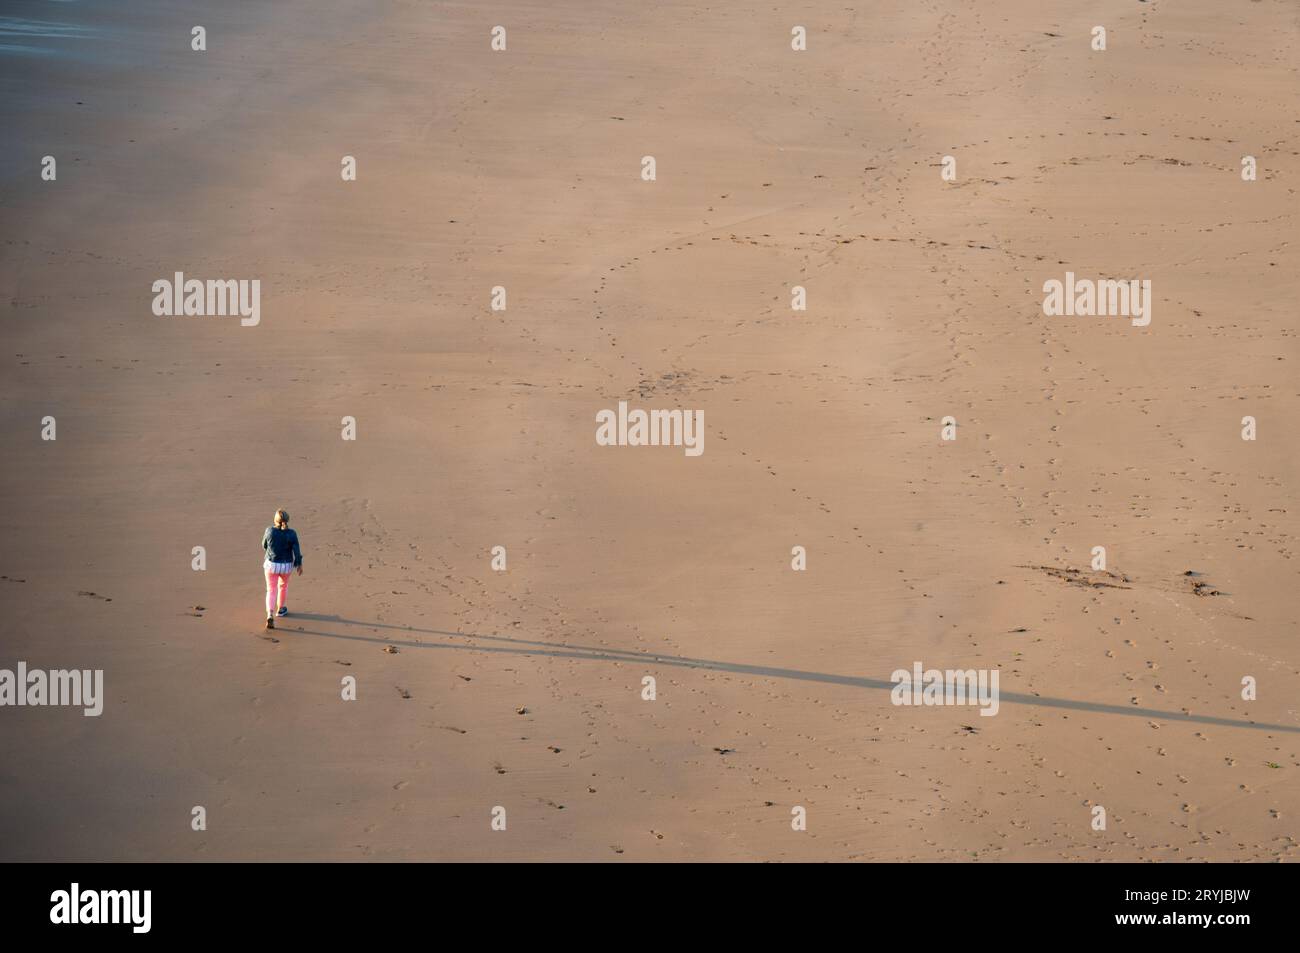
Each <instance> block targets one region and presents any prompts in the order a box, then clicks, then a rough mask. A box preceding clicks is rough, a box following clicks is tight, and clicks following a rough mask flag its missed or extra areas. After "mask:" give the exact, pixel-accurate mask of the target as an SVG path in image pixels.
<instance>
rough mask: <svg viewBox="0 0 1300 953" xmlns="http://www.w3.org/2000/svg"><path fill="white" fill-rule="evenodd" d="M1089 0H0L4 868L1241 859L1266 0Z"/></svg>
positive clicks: (1289, 230) (1272, 591) (1276, 725)
mask: <svg viewBox="0 0 1300 953" xmlns="http://www.w3.org/2000/svg"><path fill="white" fill-rule="evenodd" d="M1090 7H1091V8H1090V9H1087V10H1085V9H1081V8H1080V7H1079V5H1077V4H1073V3H1067V2H1063V0H1005V2H999V3H997V4H985V3H980V2H975V0H923V2H920V3H901V2H882V3H870V4H866V5H864V6H862V7H861V9H854V8H851V7H848V6H846V5H844V4H830V3H817V4H813V5H812V6H807V5H783V4H778V5H762V6H759V7H757V8H754V7H748V6H747V7H744V8H743V9H742V8H739V7H729V6H728V5H718V4H708V5H706V4H697V3H687V2H681V3H678V2H668V3H663V4H646V5H632V4H603V3H597V2H594V0H555V2H552V3H547V4H537V3H520V2H494V3H493V4H491V5H490V6H488V7H485V6H484V5H483V4H481V3H421V2H411V0H405V2H403V0H393V2H386V3H381V4H365V3H360V2H343V0H330V2H316V3H310V2H307V0H281V2H277V3H275V4H259V3H252V2H237V3H222V4H216V3H211V2H205V3H198V2H189V0H173V2H163V0H130V2H124V3H110V2H108V0H78V2H71V3H46V2H39V0H15V2H13V3H11V4H8V5H7V6H6V7H5V9H4V11H3V15H0V90H2V91H3V94H2V95H0V118H2V120H3V126H4V128H5V130H6V132H5V136H4V145H3V148H2V149H0V222H2V223H3V225H0V243H2V244H0V249H2V254H0V293H2V296H0V303H2V304H3V305H4V320H3V322H2V323H0V335H2V336H3V347H2V348H0V359H2V360H3V366H4V372H3V374H2V375H0V433H2V434H3V438H4V443H5V447H6V449H7V453H6V454H5V465H4V467H3V468H2V469H0V514H2V515H0V519H2V520H3V543H2V544H0V669H14V668H15V666H17V664H18V663H19V662H20V661H21V662H24V663H25V664H26V666H27V667H28V668H31V669H45V670H55V669H78V670H102V673H103V699H102V701H103V710H102V713H101V714H99V715H96V716H92V717H87V716H86V715H85V714H83V710H82V709H81V708H79V707H76V706H53V705H44V706H41V705H23V706H18V705H13V706H5V707H0V860H18V861H36V860H73V861H101V860H180V861H215V860H340V861H345V860H378V861H415V860H448V861H505V860H511V861H560V860H577V861H613V862H626V861H682V860H696V861H705V860H709V861H760V860H761V861H853V860H869V861H912V860H927V861H929V860H941V861H960V862H970V861H981V862H984V861H1051V862H1056V861H1085V862H1090V861H1129V860H1153V861H1179V862H1180V861H1206V860H1209V861H1290V860H1295V859H1297V857H1298V856H1300V841H1298V840H1297V838H1298V837H1300V828H1298V827H1297V818H1300V783H1297V777H1298V775H1300V641H1298V637H1300V631H1297V628H1298V627H1297V618H1298V614H1297V611H1296V602H1295V592H1296V588H1297V583H1298V582H1300V578H1298V573H1297V569H1298V568H1300V567H1298V565H1297V564H1296V562H1295V556H1296V555H1297V552H1298V551H1297V528H1298V527H1297V521H1296V487H1297V485H1300V466H1298V465H1297V461H1298V460H1300V454H1298V453H1297V437H1296V429H1295V424H1294V421H1295V420H1296V419H1297V416H1298V412H1300V399H1298V391H1297V374H1296V368H1297V361H1300V346H1298V345H1297V331H1296V302H1297V299H1298V296H1300V278H1298V277H1297V276H1300V260H1298V258H1297V253H1296V236H1297V227H1298V226H1300V202H1298V198H1297V187H1298V185H1300V116H1298V115H1297V112H1296V95H1295V94H1296V88H1297V71H1298V70H1300V12H1298V11H1297V8H1296V6H1295V4H1294V3H1290V2H1284V0H1256V2H1249V3H1233V4H1226V3H1223V2H1218V0H1186V2H1182V3H1173V2H1169V0H1151V2H1137V0H1124V2H1120V0H1103V2H1100V3H1097V4H1093V5H1090ZM195 25H201V26H202V27H203V28H204V31H205V32H204V36H205V45H206V48H205V49H203V50H195V49H193V48H192V41H193V37H192V32H191V31H192V28H193V27H194V26H195ZM498 25H500V26H503V27H504V28H505V31H506V33H505V49H493V42H494V36H493V28H494V27H496V26H498ZM1096 25H1104V27H1105V31H1106V32H1105V49H1104V50H1098V49H1094V45H1095V42H1096V40H1095V36H1094V33H1093V29H1094V27H1095V26H1096ZM797 26H802V27H803V28H804V29H805V32H806V49H801V50H796V49H793V48H792V42H795V41H794V40H793V39H792V37H793V34H792V30H794V28H795V27H797ZM46 156H52V157H54V159H55V160H56V163H57V165H56V170H57V171H56V177H55V178H53V179H47V178H45V177H43V174H42V171H43V168H44V158H45V157H46ZM345 157H352V158H353V159H354V160H355V173H356V174H355V179H348V178H345V177H344V174H343V172H344V171H346V168H347V163H346V159H345ZM647 157H651V158H652V159H653V166H654V177H653V178H652V179H647V177H646V175H647V173H646V169H647V165H646V163H645V161H644V160H645V159H646V158H647ZM945 157H950V158H951V160H952V162H950V163H945ZM1246 157H1250V158H1251V159H1252V160H1253V162H1252V163H1251V164H1250V166H1251V168H1253V170H1254V176H1253V178H1244V177H1243V171H1244V170H1245V169H1246V168H1247V164H1245V163H1244V162H1243V160H1244V158H1246ZM950 172H951V174H949V173H950ZM177 273H181V274H182V275H184V276H185V277H186V278H195V279H200V280H230V281H241V280H244V281H250V282H251V281H254V280H256V281H257V282H259V286H258V287H259V288H260V299H259V305H258V313H257V322H256V323H255V324H249V323H246V322H245V321H242V320H241V316H240V315H239V314H224V315H217V314H203V315H193V314H191V315H186V314H173V315H159V314H157V313H156V312H155V310H154V302H155V292H154V290H153V287H154V283H155V282H157V281H160V280H172V279H173V276H174V275H176V274H177ZM1067 273H1069V274H1070V275H1071V276H1077V277H1078V278H1089V279H1097V280H1103V279H1114V280H1123V281H1126V282H1127V281H1128V280H1130V279H1132V280H1134V281H1149V282H1150V293H1149V296H1148V297H1147V299H1146V303H1147V304H1148V305H1149V306H1150V309H1149V312H1148V314H1147V317H1148V318H1149V322H1148V323H1146V324H1141V323H1139V320H1140V319H1139V318H1138V317H1136V316H1134V317H1132V318H1130V316H1129V315H1128V314H1109V315H1106V314H1091V315H1089V314H1077V313H1076V314H1073V315H1049V314H1045V313H1044V283H1045V282H1049V281H1052V280H1058V281H1062V282H1064V281H1065V280H1066V276H1067ZM494 289H503V290H502V291H501V292H498V291H495V290H494ZM794 289H802V291H803V303H804V304H805V305H806V307H805V308H804V309H802V310H797V309H796V308H794V307H792V301H794V300H795V295H796V291H795V290H794ZM502 298H504V309H494V303H496V304H500V303H501V299H502ZM494 299H495V301H494ZM1130 303H1132V302H1130ZM249 320H251V318H250V319H249ZM620 402H626V404H627V407H628V408H629V409H630V410H637V409H644V410H646V411H649V410H673V409H678V410H681V411H683V412H684V413H686V414H691V413H694V412H699V414H700V417H699V419H701V420H702V422H703V423H702V428H703V429H702V442H701V444H700V446H701V448H702V452H699V453H698V454H693V453H690V452H688V448H687V447H686V446H684V445H681V444H675V445H671V446H633V445H601V443H600V442H598V439H597V428H598V416H597V415H598V414H600V413H601V412H602V411H611V412H615V413H617V411H618V409H619V405H620ZM1246 417H1249V418H1251V419H1252V421H1253V427H1254V428H1255V430H1254V433H1253V434H1252V436H1253V437H1254V439H1243V430H1244V429H1246V427H1247V425H1246V424H1245V423H1244V421H1243V418H1246ZM49 418H52V419H53V421H54V423H53V426H54V427H55V428H56V429H55V431H54V437H55V439H49V437H50V435H51V434H50V432H49V431H50V426H51V425H50V424H48V423H47V422H46V421H47V419H49ZM947 418H951V420H952V421H953V422H954V424H953V425H952V429H949V430H947V431H945V426H946V424H945V421H946V419H947ZM691 419H694V418H691ZM348 420H350V421H351V422H352V423H351V425H349V424H348V422H347V421H348ZM616 429H617V428H616ZM349 436H352V437H354V438H355V439H345V438H347V437H349ZM617 436H618V434H617V433H615V437H617ZM624 436H626V434H624ZM945 437H953V438H954V439H945ZM615 443H616V444H617V443H619V441H618V440H617V439H616V440H615ZM622 443H624V444H626V443H627V441H626V440H624V441H622ZM278 506H283V507H285V508H286V509H288V510H289V511H290V512H291V514H292V525H293V528H294V529H295V530H296V531H297V532H298V534H299V536H300V538H301V541H302V549H303V557H304V560H303V565H304V574H303V576H302V577H301V578H299V577H297V576H295V577H293V578H292V580H291V582H290V584H289V588H288V606H289V609H290V614H289V615H288V616H287V617H285V618H283V619H280V620H279V621H278V622H277V625H276V628H275V629H274V631H270V632H268V631H266V630H265V629H264V628H263V624H264V615H265V613H264V609H263V595H264V589H263V576H262V568H261V567H262V556H263V554H262V552H261V551H260V549H259V547H258V541H259V539H260V538H261V535H262V532H263V529H264V528H265V527H266V526H267V525H268V524H269V523H270V522H271V517H272V514H273V512H274V511H275V509H276V507H278ZM195 547H202V550H201V553H202V560H203V568H202V569H201V570H199V569H196V568H195V560H196V558H197V557H196V555H195ZM496 547H501V549H499V550H497V549H495V548H496ZM796 547H802V549H801V550H799V551H796ZM1097 547H1103V548H1104V560H1105V563H1104V566H1105V568H1096V569H1094V568H1093V567H1094V565H1100V564H1099V563H1096V562H1095V561H1096V559H1097V558H1098V557H1097V552H1096V548H1097ZM502 553H504V560H505V568H504V570H501V569H500V568H494V560H498V564H497V565H498V567H499V565H500V563H499V559H500V558H501V554H502ZM801 554H802V558H803V559H805V560H806V563H805V565H806V568H796V565H795V564H796V563H797V562H798V561H799V560H800V558H801ZM196 607H201V608H196ZM914 665H919V666H921V667H922V671H924V670H929V669H937V670H962V671H965V670H976V671H980V672H994V671H995V672H997V673H998V677H999V681H998V685H999V691H1000V699H999V705H998V707H997V711H996V714H995V715H990V716H986V715H985V714H982V713H981V710H980V708H979V707H977V706H973V705H970V704H967V705H956V704H945V705H912V704H897V703H896V701H897V692H896V690H895V689H896V682H895V680H894V679H893V677H892V676H893V673H895V672H897V671H899V670H903V671H911V670H913V667H914ZM348 676H351V677H352V679H354V686H355V700H346V699H345V698H344V697H343V695H344V694H345V692H346V682H345V679H346V678H347V677H348ZM647 677H648V678H650V679H653V682H652V685H653V693H652V694H653V698H648V697H647V694H648V692H647V683H646V682H645V679H646V678H647ZM1248 696H1250V697H1248ZM916 697H918V698H919V697H920V695H919V694H918V695H917V696H916ZM196 807H198V808H202V809H203V811H202V816H203V817H204V818H205V821H204V826H203V829H200V830H196V829H194V817H195V813H194V810H195V808H196ZM1098 807H1100V808H1102V811H1101V813H1100V814H1099V813H1098V812H1097V810H1096V809H1097V808H1098ZM498 808H502V809H504V812H503V813H504V816H505V817H506V818H508V822H507V823H506V825H505V829H504V830H499V829H495V828H494V824H493V821H494V817H495V816H496V815H495V813H494V812H495V811H496V809H498ZM799 809H802V810H803V818H804V827H803V829H797V828H798V827H799V825H798V823H796V822H797V821H798V820H799V813H798V811H799ZM1098 817H1101V818H1102V819H1103V826H1102V827H1100V828H1099V827H1098V826H1097V819H1098Z"/></svg>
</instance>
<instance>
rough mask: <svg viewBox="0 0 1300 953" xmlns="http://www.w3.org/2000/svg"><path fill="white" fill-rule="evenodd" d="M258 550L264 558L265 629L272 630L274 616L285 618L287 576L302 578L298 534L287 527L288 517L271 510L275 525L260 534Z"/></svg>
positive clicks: (287, 612)
mask: <svg viewBox="0 0 1300 953" xmlns="http://www.w3.org/2000/svg"><path fill="white" fill-rule="evenodd" d="M262 551H263V552H264V553H265V554H266V559H265V561H264V562H263V563H262V569H263V571H264V572H265V573H266V627H267V628H268V629H274V628H275V617H276V615H288V614H289V607H288V606H287V605H285V595H286V594H287V593H288V591H289V574H290V573H291V572H293V571H294V570H295V569H296V570H297V571H298V575H300V576H301V575H302V550H301V549H299V548H298V534H297V533H295V532H294V531H293V530H291V529H290V528H289V514H288V513H287V512H285V511H284V510H282V509H280V510H276V511H275V524H274V525H273V526H268V527H267V528H266V532H264V533H263V534H262Z"/></svg>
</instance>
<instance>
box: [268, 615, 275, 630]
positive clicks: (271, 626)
mask: <svg viewBox="0 0 1300 953" xmlns="http://www.w3.org/2000/svg"><path fill="white" fill-rule="evenodd" d="M266 627H267V628H268V629H274V628H275V619H273V618H271V616H267V617H266Z"/></svg>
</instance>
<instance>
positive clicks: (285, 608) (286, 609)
mask: <svg viewBox="0 0 1300 953" xmlns="http://www.w3.org/2000/svg"><path fill="white" fill-rule="evenodd" d="M288 614H289V607H288V606H280V611H279V612H277V613H276V615H288Z"/></svg>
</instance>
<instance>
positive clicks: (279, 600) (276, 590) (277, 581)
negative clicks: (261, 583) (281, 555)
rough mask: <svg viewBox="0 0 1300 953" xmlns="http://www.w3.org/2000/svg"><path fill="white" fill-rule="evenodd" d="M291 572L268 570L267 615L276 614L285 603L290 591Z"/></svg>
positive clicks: (268, 616)
mask: <svg viewBox="0 0 1300 953" xmlns="http://www.w3.org/2000/svg"><path fill="white" fill-rule="evenodd" d="M289 575H290V574H289V573H287V572H284V573H280V572H271V570H269V569H267V570H266V615H267V618H270V617H271V616H273V615H275V614H276V612H278V611H279V610H280V607H281V606H282V605H284V601H285V594H286V593H288V591H289Z"/></svg>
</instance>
